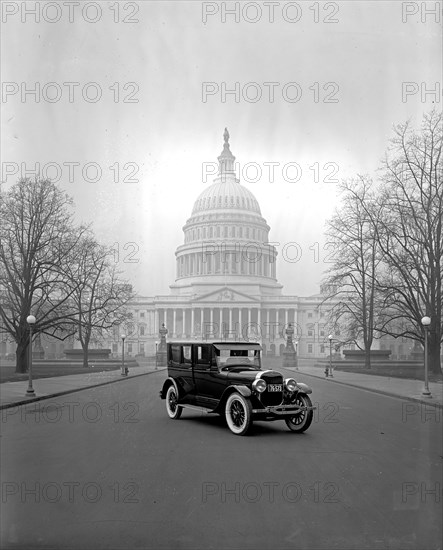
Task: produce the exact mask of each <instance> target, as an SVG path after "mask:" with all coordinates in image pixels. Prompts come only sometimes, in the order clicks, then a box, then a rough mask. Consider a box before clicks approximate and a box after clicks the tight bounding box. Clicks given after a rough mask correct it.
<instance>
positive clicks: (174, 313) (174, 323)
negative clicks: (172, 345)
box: [172, 308, 177, 338]
mask: <svg viewBox="0 0 443 550" xmlns="http://www.w3.org/2000/svg"><path fill="white" fill-rule="evenodd" d="M172 336H173V337H174V338H175V337H176V336H177V311H176V309H175V308H174V309H173V310H172Z"/></svg>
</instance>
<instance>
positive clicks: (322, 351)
mask: <svg viewBox="0 0 443 550" xmlns="http://www.w3.org/2000/svg"><path fill="white" fill-rule="evenodd" d="M324 352H325V345H324V344H322V345H321V346H320V353H324Z"/></svg>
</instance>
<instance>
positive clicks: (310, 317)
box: [308, 311, 312, 319]
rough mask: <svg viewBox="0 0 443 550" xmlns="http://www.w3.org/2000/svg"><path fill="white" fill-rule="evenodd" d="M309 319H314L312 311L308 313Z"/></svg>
mask: <svg viewBox="0 0 443 550" xmlns="http://www.w3.org/2000/svg"><path fill="white" fill-rule="evenodd" d="M308 319H312V312H311V311H310V312H309V313H308Z"/></svg>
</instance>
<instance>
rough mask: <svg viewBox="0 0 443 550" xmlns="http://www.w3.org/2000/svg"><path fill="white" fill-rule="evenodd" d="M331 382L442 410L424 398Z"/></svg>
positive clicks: (442, 405)
mask: <svg viewBox="0 0 443 550" xmlns="http://www.w3.org/2000/svg"><path fill="white" fill-rule="evenodd" d="M298 372H299V373H300V374H303V375H304V376H312V378H319V379H320V380H330V381H331V379H330V378H325V377H324V376H318V375H317V374H310V373H307V372H303V371H301V370H299V371H298ZM332 382H335V383H336V384H341V385H342V386H350V387H351V388H357V389H359V390H365V391H370V392H372V393H379V394H380V395H387V396H388V397H396V398H397V399H402V400H406V401H414V402H415V403H422V404H424V405H430V406H431V407H437V408H439V409H443V404H442V403H432V402H430V401H428V400H427V399H426V398H420V397H412V396H409V395H399V394H398V393H394V392H390V391H387V390H379V389H376V388H366V387H365V386H359V385H357V384H353V383H352V382H342V381H340V380H335V379H333V380H332Z"/></svg>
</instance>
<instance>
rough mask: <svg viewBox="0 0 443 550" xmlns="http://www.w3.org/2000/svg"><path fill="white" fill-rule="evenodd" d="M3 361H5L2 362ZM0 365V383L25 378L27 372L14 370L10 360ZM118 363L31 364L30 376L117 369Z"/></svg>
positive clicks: (45, 376)
mask: <svg viewBox="0 0 443 550" xmlns="http://www.w3.org/2000/svg"><path fill="white" fill-rule="evenodd" d="M3 363H5V362H3ZM3 363H2V365H1V367H0V383H1V382H19V381H20V380H27V379H28V376H29V375H28V373H25V374H17V373H16V372H15V364H14V363H12V362H10V363H9V364H3ZM119 368H120V365H110V366H98V365H97V366H95V367H89V368H85V367H83V365H82V364H80V363H79V365H78V366H76V365H75V366H73V365H60V364H58V365H33V366H32V378H33V379H34V380H36V379H38V378H50V377H52V376H66V375H69V374H84V373H90V372H103V371H109V370H118V369H119Z"/></svg>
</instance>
